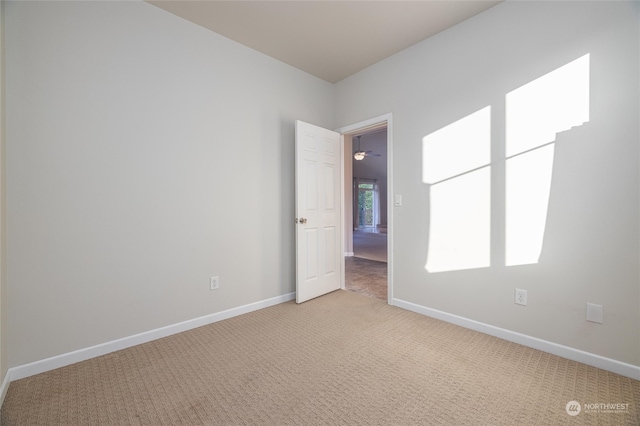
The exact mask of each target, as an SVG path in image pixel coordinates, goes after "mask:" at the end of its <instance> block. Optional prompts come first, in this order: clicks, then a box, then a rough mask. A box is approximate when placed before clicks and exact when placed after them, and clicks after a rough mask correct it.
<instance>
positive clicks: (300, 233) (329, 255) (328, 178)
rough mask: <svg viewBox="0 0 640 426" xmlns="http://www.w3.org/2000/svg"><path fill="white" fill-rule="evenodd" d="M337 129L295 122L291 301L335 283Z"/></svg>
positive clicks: (338, 264) (329, 288)
mask: <svg viewBox="0 0 640 426" xmlns="http://www.w3.org/2000/svg"><path fill="white" fill-rule="evenodd" d="M340 153H341V151H340V134H339V133H336V132H333V131H331V130H327V129H323V128H322V127H318V126H314V125H313V124H309V123H305V122H302V121H296V155H295V157H296V158H295V161H296V164H295V176H296V183H295V186H296V212H295V214H296V225H295V226H296V302H297V303H302V302H304V301H306V300H309V299H313V298H314V297H318V296H321V295H323V294H326V293H329V292H331V291H334V290H338V289H339V288H340V282H341V262H340V256H341V254H342V247H341V246H342V233H341V225H342V218H341V209H340V207H341V205H340V201H341V199H340V196H341V195H340V172H341V157H340Z"/></svg>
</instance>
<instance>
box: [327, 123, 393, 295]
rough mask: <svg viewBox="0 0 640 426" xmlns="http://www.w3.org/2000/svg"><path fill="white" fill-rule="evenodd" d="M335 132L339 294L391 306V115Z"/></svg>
mask: <svg viewBox="0 0 640 426" xmlns="http://www.w3.org/2000/svg"><path fill="white" fill-rule="evenodd" d="M337 131H338V132H339V133H341V134H342V136H343V146H344V173H343V178H344V181H343V184H344V186H343V190H344V195H345V198H344V209H343V210H344V214H343V219H344V227H343V229H344V231H345V232H344V248H345V267H344V280H343V288H344V289H347V290H350V291H355V292H358V293H361V294H364V295H366V296H369V297H374V298H378V299H381V300H384V301H386V302H387V303H388V304H393V274H392V271H393V257H392V255H391V253H392V250H391V244H390V241H392V239H391V237H392V235H393V229H392V223H393V222H392V220H391V219H392V211H391V206H392V204H391V199H392V197H391V194H392V186H391V182H392V179H391V177H392V173H391V164H392V162H391V153H392V151H391V139H392V138H391V114H387V115H385V116H381V117H378V118H374V119H371V120H367V121H365V122H361V123H356V124H354V125H351V126H347V127H345V128H342V129H339V130H337ZM354 154H359V155H354ZM354 157H356V158H358V157H359V159H356V158H354Z"/></svg>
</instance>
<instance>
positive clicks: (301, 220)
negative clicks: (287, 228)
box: [300, 217, 307, 225]
mask: <svg viewBox="0 0 640 426" xmlns="http://www.w3.org/2000/svg"><path fill="white" fill-rule="evenodd" d="M300 223H302V224H303V225H304V224H305V223H307V219H305V218H304V217H301V218H300Z"/></svg>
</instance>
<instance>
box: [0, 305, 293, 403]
mask: <svg viewBox="0 0 640 426" xmlns="http://www.w3.org/2000/svg"><path fill="white" fill-rule="evenodd" d="M295 297H296V294H295V293H288V294H284V295H282V296H276V297H273V298H271V299H266V300H261V301H259V302H254V303H250V304H248V305H244V306H239V307H237V308H232V309H228V310H226V311H222V312H216V313H214V314H210V315H205V316H203V317H199V318H194V319H192V320H188V321H184V322H180V323H177V324H172V325H168V326H166V327H161V328H157V329H155V330H150V331H146V332H144V333H140V334H135V335H133V336H128V337H124V338H122V339H117V340H113V341H111V342H106V343H101V344H99V345H95V346H91V347H88V348H84V349H79V350H77V351H73V352H69V353H66V354H61V355H56V356H54V357H51V358H46V359H42V360H39V361H35V362H32V363H29V364H24V365H20V366H17V367H12V368H10V369H9V371H7V375H6V377H5V380H4V381H3V382H2V388H0V391H1V392H2V393H0V397H2V399H0V406H1V404H2V401H4V394H5V393H6V388H8V386H9V382H11V381H13V380H20V379H24V378H25V377H29V376H33V375H35V374H40V373H44V372H46V371H50V370H54V369H56V368H60V367H65V366H67V365H70V364H75V363H76V362H80V361H86V360H88V359H91V358H95V357H98V356H101V355H106V354H108V353H111V352H115V351H119V350H121V349H126V348H130V347H132V346H136V345H140V344H142V343H147V342H150V341H152V340H156V339H161V338H163V337H167V336H171V335H173V334H177V333H181V332H183V331H187V330H191V329H194V328H197V327H202V326H203V325H208V324H212V323H214V322H218V321H222V320H225V319H228V318H232V317H235V316H238V315H242V314H246V313H248V312H253V311H257V310H259V309H263V308H267V307H269V306H273V305H278V304H280V303H283V302H288V301H290V300H293V299H295ZM5 382H6V384H5ZM5 387H6V388H5Z"/></svg>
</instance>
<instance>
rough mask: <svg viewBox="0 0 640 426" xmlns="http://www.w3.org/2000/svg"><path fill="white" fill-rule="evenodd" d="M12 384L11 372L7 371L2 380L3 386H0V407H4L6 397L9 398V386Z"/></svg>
mask: <svg viewBox="0 0 640 426" xmlns="http://www.w3.org/2000/svg"><path fill="white" fill-rule="evenodd" d="M10 383H11V378H10V374H9V371H7V372H6V373H5V375H4V379H2V384H1V385H0V407H2V403H3V402H4V397H5V396H7V391H8V390H9V384H10Z"/></svg>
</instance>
